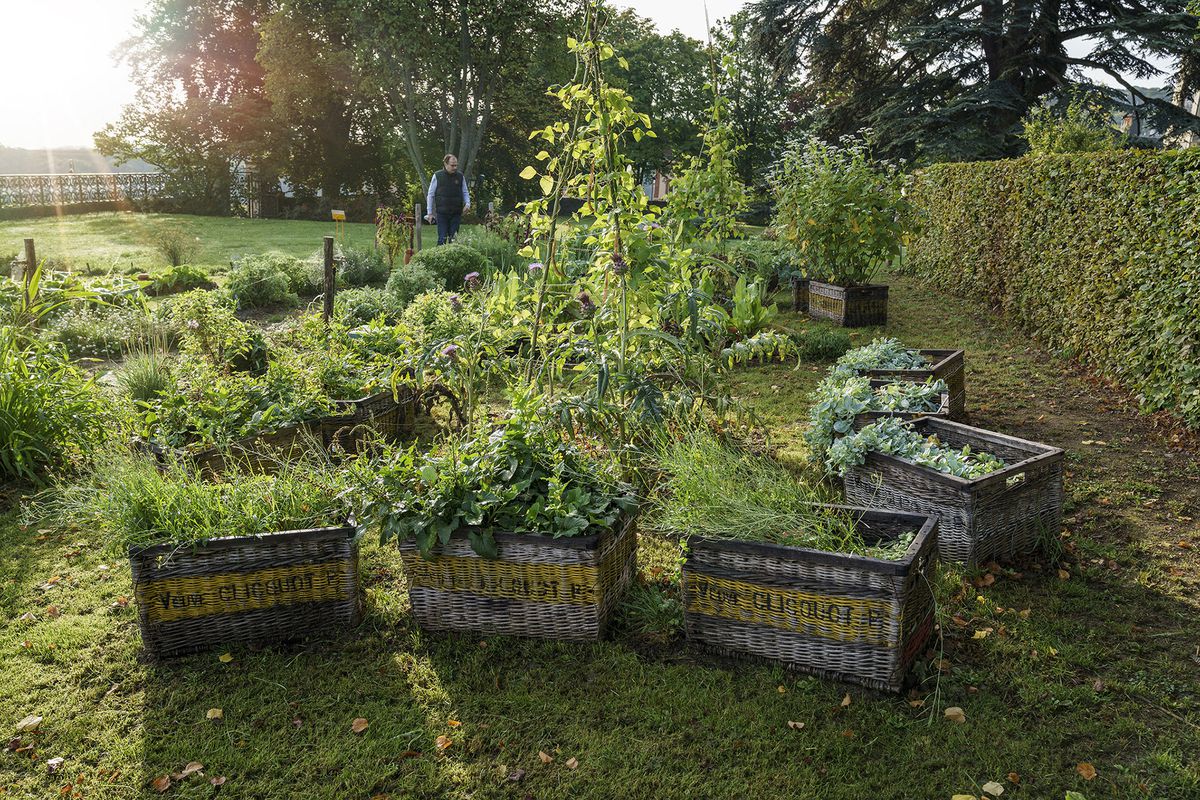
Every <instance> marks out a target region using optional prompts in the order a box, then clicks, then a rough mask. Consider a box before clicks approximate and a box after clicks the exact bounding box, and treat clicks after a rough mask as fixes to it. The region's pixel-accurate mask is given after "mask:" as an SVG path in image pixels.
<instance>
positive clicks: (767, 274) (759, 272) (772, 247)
mask: <svg viewBox="0 0 1200 800" xmlns="http://www.w3.org/2000/svg"><path fill="white" fill-rule="evenodd" d="M722 247H723V249H724V251H725V253H724V254H725V256H726V258H728V260H729V267H730V269H732V270H734V271H735V272H737V273H738V274H740V275H746V276H749V277H750V278H751V279H752V280H756V281H758V282H759V283H761V284H762V285H764V286H767V285H775V284H776V283H777V282H778V281H780V280H782V279H785V278H790V277H792V276H793V275H794V274H796V272H797V270H796V269H795V263H796V256H795V254H794V253H793V252H792V251H791V248H789V247H788V246H787V245H786V244H784V243H783V242H780V241H777V240H776V241H772V240H770V239H764V238H762V237H758V236H755V237H751V238H747V239H733V240H731V241H728V242H723V243H722Z"/></svg>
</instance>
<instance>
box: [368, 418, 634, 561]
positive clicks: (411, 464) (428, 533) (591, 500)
mask: <svg viewBox="0 0 1200 800" xmlns="http://www.w3.org/2000/svg"><path fill="white" fill-rule="evenodd" d="M360 478H361V481H362V486H361V490H362V492H363V496H364V497H365V498H367V499H366V500H365V502H364V503H363V505H362V508H361V511H360V514H359V519H360V520H362V522H363V523H364V524H366V525H372V526H378V527H379V529H380V531H381V535H382V539H383V541H388V540H390V539H396V540H398V541H406V540H408V539H410V538H412V539H415V540H416V543H417V546H418V547H419V548H420V550H421V553H422V554H423V555H425V556H429V555H430V554H431V553H432V552H433V550H434V548H435V547H436V546H437V545H438V543H439V542H440V543H442V544H445V543H446V542H448V541H449V540H450V536H451V534H453V533H455V532H457V531H460V530H466V531H467V535H468V537H469V539H470V541H471V546H472V548H473V549H474V550H475V552H476V553H478V554H479V555H481V556H484V557H486V558H496V557H497V549H496V541H495V538H494V534H495V533H500V532H509V533H537V534H543V535H546V536H552V537H554V538H560V537H567V536H586V535H588V534H592V533H597V532H599V531H601V530H604V529H606V528H611V527H612V525H613V523H614V522H616V520H617V518H618V517H619V516H620V515H621V513H622V512H623V511H630V510H632V509H633V507H634V505H635V503H634V500H633V498H632V497H631V496H630V493H629V489H628V487H626V486H624V485H623V484H621V482H620V481H619V480H618V478H617V475H616V472H615V470H614V469H613V466H612V465H611V464H608V463H605V462H604V461H601V460H598V459H597V458H595V457H594V456H589V455H586V454H585V453H584V452H583V451H582V450H581V449H580V448H579V447H578V446H577V445H576V444H574V443H573V442H570V441H566V440H564V439H563V438H562V437H561V436H560V435H559V434H558V432H557V431H556V430H555V429H553V428H549V427H546V426H543V425H541V424H539V423H538V422H537V421H536V420H532V419H529V418H526V417H524V416H522V415H519V414H514V415H513V416H511V417H509V418H508V419H507V420H505V421H504V422H503V423H501V424H500V425H498V426H497V427H496V428H495V429H494V430H492V431H485V432H483V433H482V434H480V435H478V436H475V437H473V438H463V439H453V440H449V441H447V442H445V443H443V444H442V445H440V446H438V447H436V448H435V449H434V450H432V451H430V452H428V453H417V452H415V451H414V450H407V451H403V452H397V453H394V454H392V456H391V458H389V459H387V460H386V461H385V462H384V463H383V465H382V466H381V468H380V469H379V471H378V472H375V471H374V470H373V469H372V470H368V471H367V472H366V473H365V474H362V475H360Z"/></svg>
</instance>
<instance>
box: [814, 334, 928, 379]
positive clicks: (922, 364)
mask: <svg viewBox="0 0 1200 800" xmlns="http://www.w3.org/2000/svg"><path fill="white" fill-rule="evenodd" d="M928 366H929V360H928V359H927V358H925V356H923V355H921V354H920V353H919V352H918V351H916V350H912V349H910V348H908V347H905V346H904V344H903V343H902V342H901V341H900V340H899V339H875V340H874V341H872V342H871V343H870V344H867V345H863V346H862V347H856V348H854V349H853V350H850V351H848V352H847V353H846V354H845V355H843V356H842V357H841V358H839V359H838V360H837V365H836V366H835V369H836V370H837V371H839V372H844V373H858V372H862V371H863V370H868V369H925V368H927V367H928Z"/></svg>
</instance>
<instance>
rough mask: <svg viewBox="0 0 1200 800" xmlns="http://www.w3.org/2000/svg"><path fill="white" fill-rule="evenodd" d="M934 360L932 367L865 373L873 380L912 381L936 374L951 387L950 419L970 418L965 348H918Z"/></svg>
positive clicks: (921, 352)
mask: <svg viewBox="0 0 1200 800" xmlns="http://www.w3.org/2000/svg"><path fill="white" fill-rule="evenodd" d="M917 352H918V353H920V354H921V355H923V356H925V358H927V359H928V360H929V361H930V362H931V364H930V367H929V368H928V369H868V370H864V371H863V373H862V374H863V375H865V376H867V377H868V378H870V379H871V380H872V381H889V382H890V381H910V382H912V383H924V382H925V381H927V380H929V379H930V378H933V379H934V380H942V381H945V382H946V388H947V389H948V390H949V391H950V419H952V420H954V421H956V422H962V421H964V420H965V419H966V418H967V382H966V371H965V368H964V364H963V351H962V350H918V351H917Z"/></svg>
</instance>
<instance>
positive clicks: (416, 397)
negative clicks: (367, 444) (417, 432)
mask: <svg viewBox="0 0 1200 800" xmlns="http://www.w3.org/2000/svg"><path fill="white" fill-rule="evenodd" d="M420 404H421V395H420V392H419V391H418V390H417V389H415V388H414V387H410V386H400V387H398V389H397V394H393V393H392V392H391V391H386V392H380V393H379V394H374V395H371V396H370V397H364V398H362V399H361V400H341V401H338V413H337V414H334V415H332V416H329V417H325V418H324V419H322V420H321V421H320V424H321V436H322V440H323V441H324V444H325V446H326V447H329V448H334V449H338V450H343V451H345V452H347V453H356V452H358V450H359V448H360V446H361V445H362V443H363V442H364V441H365V440H366V439H367V438H369V437H370V436H371V435H372V434H373V433H376V432H378V433H379V434H381V435H382V436H383V437H384V438H385V439H387V440H388V441H397V440H399V439H400V438H401V437H403V436H404V435H405V434H407V433H409V432H410V431H411V430H412V427H413V424H414V423H415V422H416V419H417V413H418V411H419V410H420V407H421V405H420Z"/></svg>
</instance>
